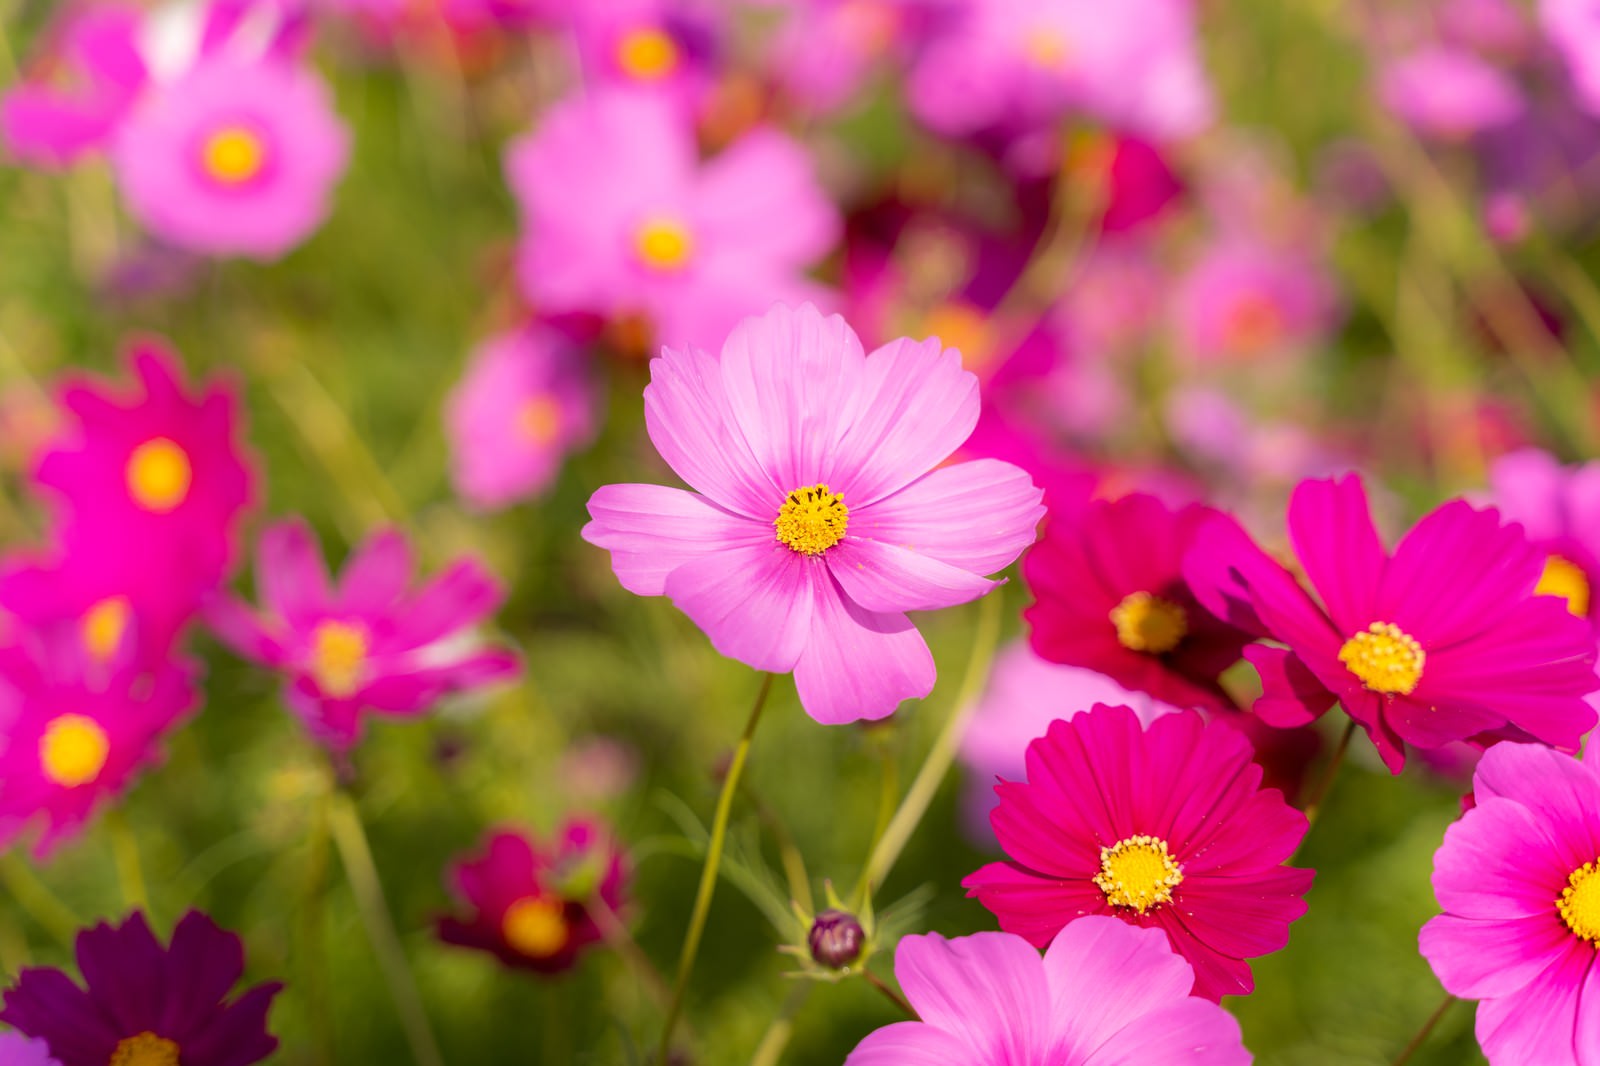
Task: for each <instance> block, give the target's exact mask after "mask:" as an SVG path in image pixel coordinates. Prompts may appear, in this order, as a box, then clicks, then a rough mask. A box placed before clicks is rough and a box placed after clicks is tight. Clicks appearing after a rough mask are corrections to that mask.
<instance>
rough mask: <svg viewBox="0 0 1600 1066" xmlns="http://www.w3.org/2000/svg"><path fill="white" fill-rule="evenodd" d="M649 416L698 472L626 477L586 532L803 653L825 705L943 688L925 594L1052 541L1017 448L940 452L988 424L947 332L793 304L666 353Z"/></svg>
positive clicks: (963, 593) (858, 709) (807, 690)
mask: <svg viewBox="0 0 1600 1066" xmlns="http://www.w3.org/2000/svg"><path fill="white" fill-rule="evenodd" d="M650 379H651V380H650V385H649V386H648V387H647V388H646V389H645V394H644V401H645V425H646V427H647V428H648V430H649V433H650V439H651V440H652V441H653V442H654V443H655V446H656V450H657V451H659V452H660V453H661V456H662V458H663V459H665V460H666V461H667V465H669V466H671V467H672V469H673V471H674V472H675V473H676V474H677V475H678V476H679V477H681V478H683V479H684V480H685V481H686V482H688V483H689V485H690V486H691V487H692V488H694V489H695V491H694V492H685V491H683V490H682V489H675V488H668V487H666V486H664V485H607V486H606V487H605V488H602V489H601V490H600V491H598V492H596V493H595V494H594V496H593V498H592V499H590V501H589V514H590V515H591V516H592V517H593V519H594V520H593V521H592V522H590V523H589V524H588V525H587V526H585V527H584V530H583V537H584V539H585V540H587V541H589V543H591V544H595V545H598V546H599V547H602V548H605V549H607V550H608V551H610V552H611V563H612V567H613V569H615V570H616V573H617V577H618V579H620V580H621V582H622V584H623V587H625V588H627V589H628V590H629V591H630V592H636V593H639V594H640V595H643V596H662V595H665V596H668V597H670V598H671V599H672V602H673V603H674V604H676V605H677V606H678V608H679V609H680V610H682V611H683V612H684V613H685V614H687V615H688V616H689V617H690V618H691V619H693V621H694V622H695V624H696V625H698V626H699V627H700V628H701V629H703V630H705V632H706V635H707V636H709V637H710V638H711V643H712V644H713V645H714V646H715V647H716V649H717V650H718V651H720V652H721V653H722V654H724V655H727V656H728V657H730V658H733V659H738V660H739V661H740V662H743V663H747V664H748V665H750V666H753V667H755V668H756V669H757V670H772V671H775V672H780V673H782V672H788V671H790V670H792V671H794V679H795V684H796V686H797V687H798V689H799V691H800V702H801V704H802V705H803V706H804V707H805V709H806V711H807V713H809V714H810V715H811V717H813V718H815V719H816V720H817V721H819V722H825V723H840V722H853V721H856V720H858V719H862V718H882V717H884V716H886V715H888V714H891V713H892V712H893V711H894V709H895V708H896V707H898V706H899V705H900V702H901V701H902V700H904V699H907V698H910V697H920V696H925V695H927V694H928V692H929V690H930V689H932V687H933V680H934V665H933V656H932V655H931V654H930V653H929V651H928V646H927V644H925V643H924V642H923V640H922V635H921V634H920V633H918V632H917V629H916V627H915V626H913V625H912V624H911V621H910V619H908V618H907V617H906V615H905V612H906V611H922V610H933V609H936V608H939V607H950V606H953V605H955V604H958V603H965V602H967V601H969V600H973V599H976V598H978V597H979V596H982V595H983V594H984V593H985V592H988V591H989V590H990V589H991V588H992V587H994V584H995V583H994V582H992V581H989V580H987V579H986V578H984V577H983V576H982V575H984V574H988V573H992V572H994V571H996V570H999V569H1001V568H1002V567H1004V566H1006V565H1008V564H1009V563H1010V562H1011V561H1012V560H1013V559H1015V558H1016V557H1017V554H1018V553H1019V552H1021V551H1022V549H1023V548H1025V547H1027V546H1028V544H1029V543H1031V542H1032V540H1033V537H1034V527H1035V526H1036V525H1037V524H1038V521H1039V519H1040V518H1041V517H1042V516H1043V514H1044V508H1043V507H1041V506H1040V503H1039V501H1040V495H1041V494H1040V492H1039V490H1038V489H1037V488H1035V487H1034V486H1033V483H1032V482H1031V481H1030V480H1029V479H1028V476H1027V475H1026V474H1025V473H1023V472H1022V471H1021V470H1019V469H1017V468H1016V467H1014V466H1011V465H1010V464H1009V463H1002V462H999V461H996V460H977V461H974V462H970V463H957V464H955V465H952V466H945V467H942V468H940V469H934V468H935V467H938V466H939V464H940V463H942V462H943V461H944V460H945V459H946V458H948V457H949V456H950V454H951V453H952V452H954V451H955V450H956V449H957V448H958V447H960V446H961V443H962V442H963V441H964V440H966V439H967V436H968V434H970V433H971V432H972V427H973V425H974V424H975V423H976V422H977V418H978V382H977V379H976V378H975V377H973V375H971V374H969V373H967V372H966V371H964V370H962V369H961V359H960V356H959V355H958V354H957V353H956V352H953V351H947V350H944V349H943V348H942V347H941V345H940V344H939V342H938V341H937V340H929V341H924V342H922V343H921V344H918V343H916V342H915V341H911V340H898V341H892V342H890V343H889V344H886V345H884V346H883V347H882V348H879V349H878V350H877V351H875V352H873V353H872V354H871V355H865V354H863V352H862V348H861V342H860V341H859V340H858V339H857V338H856V335H855V333H854V332H853V331H852V330H851V329H850V327H849V326H847V325H845V322H844V320H843V319H842V318H839V317H838V316H837V315H835V316H833V317H830V318H824V317H823V316H822V315H821V313H819V312H818V311H817V309H816V308H814V307H810V306H806V307H802V308H800V309H799V310H792V309H790V308H787V307H775V308H773V309H772V310H771V311H769V312H768V313H767V314H766V315H765V316H763V317H761V318H752V319H746V320H745V321H744V322H743V323H742V324H740V326H739V327H738V328H737V329H735V330H734V331H733V335H732V336H730V337H729V338H728V342H727V343H726V344H725V345H723V348H722V358H721V360H720V361H719V360H717V359H713V358H712V357H711V356H709V355H707V354H705V353H704V352H700V351H696V350H694V349H689V350H687V351H674V350H672V349H667V350H665V351H664V352H663V353H662V355H661V358H659V359H656V360H654V361H653V362H652V363H651V364H650Z"/></svg>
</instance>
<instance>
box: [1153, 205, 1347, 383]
mask: <svg viewBox="0 0 1600 1066" xmlns="http://www.w3.org/2000/svg"><path fill="white" fill-rule="evenodd" d="M1335 302H1336V297H1335V291H1334V287H1333V283H1332V282H1331V281H1330V280H1329V278H1328V276H1327V275H1326V273H1325V272H1324V271H1323V270H1322V269H1320V268H1319V267H1318V266H1317V265H1316V264H1315V263H1314V262H1313V261H1312V260H1311V259H1310V258H1309V257H1308V256H1306V254H1305V253H1304V252H1303V251H1300V250H1290V249H1280V248H1276V247H1273V246H1272V245H1270V244H1268V243H1267V242H1265V241H1263V240H1260V239H1258V238H1253V237H1246V236H1243V235H1232V236H1228V237H1224V238H1221V239H1219V240H1218V241H1216V242H1215V243H1214V244H1212V245H1211V246H1210V247H1209V248H1207V249H1206V250H1205V251H1204V252H1203V254H1202V255H1201V256H1200V258H1199V259H1198V260H1197V261H1196V262H1195V263H1194V264H1193V265H1192V266H1190V267H1189V269H1188V271H1187V272H1186V273H1185V274H1184V275H1183V277H1182V278H1181V279H1180V280H1179V281H1178V285H1177V291H1176V292H1175V293H1174V294H1173V297H1172V328H1173V331H1174V333H1175V334H1176V336H1175V338H1174V345H1175V347H1176V348H1177V350H1178V351H1179V352H1180V353H1182V354H1184V355H1186V356H1188V357H1189V358H1191V359H1194V360H1195V361H1198V362H1223V361H1237V362H1247V361H1252V360H1266V359H1271V358H1274V357H1278V356H1284V355H1295V354H1301V353H1304V352H1305V351H1306V349H1308V348H1310V347H1312V346H1313V345H1315V344H1316V343H1318V342H1319V341H1321V340H1322V339H1323V338H1324V335H1325V334H1326V333H1327V332H1328V330H1329V328H1330V327H1331V326H1332V325H1333V311H1334V306H1335Z"/></svg>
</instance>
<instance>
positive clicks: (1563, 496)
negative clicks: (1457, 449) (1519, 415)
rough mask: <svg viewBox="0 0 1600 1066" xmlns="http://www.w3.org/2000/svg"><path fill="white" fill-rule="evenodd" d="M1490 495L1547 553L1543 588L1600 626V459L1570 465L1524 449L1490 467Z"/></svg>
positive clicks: (1534, 449) (1539, 588) (1596, 625)
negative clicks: (1599, 593) (1597, 591)
mask: <svg viewBox="0 0 1600 1066" xmlns="http://www.w3.org/2000/svg"><path fill="white" fill-rule="evenodd" d="M1489 498H1490V501H1491V502H1492V503H1493V504H1494V505H1495V506H1496V507H1498V508H1499V509H1500V513H1501V514H1503V515H1505V517H1506V519H1507V520H1508V521H1511V522H1517V523H1520V524H1521V526H1522V528H1523V531H1524V532H1526V533H1527V535H1528V539H1529V540H1531V541H1532V542H1533V543H1534V546H1535V547H1537V548H1539V549H1540V550H1542V551H1543V552H1545V559H1544V570H1543V571H1542V572H1541V573H1540V575H1539V584H1538V586H1537V591H1539V592H1542V593H1545V594H1547V595H1552V596H1560V597H1561V598H1562V599H1564V600H1566V601H1567V610H1569V611H1571V612H1572V613H1573V614H1575V615H1577V616H1578V617H1579V618H1587V619H1588V620H1589V622H1590V624H1591V625H1593V626H1594V627H1595V628H1596V629H1597V630H1600V596H1596V595H1595V590H1596V589H1597V588H1600V463H1597V462H1590V463H1584V464H1582V465H1581V466H1571V467H1564V466H1562V465H1561V463H1559V462H1558V461H1557V460H1556V459H1555V457H1554V456H1552V455H1550V454H1549V453H1548V452H1542V451H1539V450H1538V449H1536V448H1524V449H1523V450H1521V451H1516V452H1512V453H1511V454H1509V455H1503V456H1501V457H1500V458H1498V459H1496V460H1495V461H1494V463H1493V465H1491V466H1490V468H1489Z"/></svg>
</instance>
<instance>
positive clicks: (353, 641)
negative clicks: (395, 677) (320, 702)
mask: <svg viewBox="0 0 1600 1066" xmlns="http://www.w3.org/2000/svg"><path fill="white" fill-rule="evenodd" d="M368 650H369V649H368V646H367V634H366V631H365V630H363V629H362V628H361V627H359V626H354V625H351V624H349V623H348V622H334V621H327V622H318V623H317V628H316V629H314V630H312V631H311V679H312V680H313V681H315V682H316V683H317V687H318V688H320V689H321V690H322V691H323V692H324V693H326V694H327V695H329V696H332V697H333V698H334V699H344V698H346V697H348V696H353V695H355V693H356V690H357V689H359V688H360V687H361V678H362V675H363V674H364V673H365V672H366V666H367V652H368Z"/></svg>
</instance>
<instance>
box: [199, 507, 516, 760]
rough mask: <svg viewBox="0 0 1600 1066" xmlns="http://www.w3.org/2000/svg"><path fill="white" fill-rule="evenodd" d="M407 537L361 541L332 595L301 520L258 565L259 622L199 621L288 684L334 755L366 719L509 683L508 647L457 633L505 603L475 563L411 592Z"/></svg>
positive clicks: (275, 530) (412, 711)
mask: <svg viewBox="0 0 1600 1066" xmlns="http://www.w3.org/2000/svg"><path fill="white" fill-rule="evenodd" d="M412 570H413V562H412V559H411V553H410V550H409V549H408V548H407V546H406V542H405V538H403V537H402V536H401V535H400V534H399V533H397V532H393V531H387V532H381V533H376V534H374V535H373V536H371V537H369V538H368V539H367V541H366V542H365V543H363V544H362V545H361V546H360V547H359V548H357V549H356V550H355V552H354V553H353V554H352V555H351V557H350V558H349V560H347V561H346V563H345V566H344V573H343V575H342V577H341V578H340V580H339V582H338V584H337V585H330V583H329V581H328V574H327V571H326V570H325V569H324V567H323V564H322V558H321V555H320V554H319V552H318V550H317V545H316V542H315V540H314V539H313V538H312V535H311V531H310V529H309V528H308V527H307V526H306V524H305V523H304V522H303V521H299V520H290V521H287V522H281V523H279V524H278V525H275V526H272V527H270V528H268V529H267V531H266V532H265V533H263V534H262V535H261V544H260V547H259V548H258V552H257V556H256V592H257V595H258V596H259V597H260V599H261V606H262V611H261V612H260V613H257V612H255V611H252V610H251V609H250V607H249V606H248V605H246V604H244V603H242V602H240V601H238V600H235V599H231V598H230V599H224V600H222V601H220V602H218V603H216V604H214V605H213V606H212V607H211V608H210V609H209V612H208V618H209V621H210V623H211V626H212V628H213V630H214V631H215V632H216V634H217V636H218V637H219V638H221V639H222V641H223V642H224V643H226V644H228V645H229V646H230V647H232V648H233V649H234V650H235V651H236V652H238V653H239V654H240V655H242V656H244V657H245V658H247V659H250V660H252V661H254V662H257V663H261V664H262V665H264V666H267V667H269V668H271V669H274V670H278V671H280V672H282V673H283V674H284V675H285V679H286V689H285V694H286V699H287V700H288V703H289V707H290V708H291V709H292V710H293V711H294V712H295V714H297V715H299V716H300V718H301V719H302V720H303V721H304V722H305V724H306V726H307V727H308V728H309V729H310V730H311V732H312V734H313V735H314V736H315V737H317V739H318V740H320V741H322V742H323V743H325V744H327V745H328V746H330V747H331V748H333V749H335V750H343V749H346V748H348V747H350V746H351V745H352V744H354V743H355V742H356V741H357V740H358V739H360V736H361V726H362V715H363V712H366V711H369V710H370V711H375V712H377V713H378V714H385V715H392V716H397V717H411V716H415V715H419V714H422V713H424V712H425V711H427V710H429V709H430V708H431V707H432V706H433V705H434V704H435V703H437V702H438V701H439V700H440V699H442V698H444V697H445V696H448V695H452V694H454V693H458V692H463V691H467V690H470V689H476V688H481V687H483V686H486V685H492V684H496V683H499V682H504V681H508V680H510V679H512V678H514V677H515V676H516V675H517V673H518V672H519V670H520V664H519V661H518V659H517V656H516V653H515V652H513V651H511V650H510V649H509V648H506V647H502V646H498V645H493V646H484V645H482V644H480V643H478V642H476V641H474V640H472V639H470V637H467V635H466V631H467V630H468V629H469V628H470V627H472V626H473V625H475V624H477V623H478V622H479V621H481V620H482V619H484V618H487V617H488V616H489V615H491V614H493V613H494V612H495V610H496V609H497V608H498V607H499V606H500V602H501V599H502V597H503V593H502V591H501V589H500V586H499V585H498V584H497V583H496V582H495V580H494V578H493V577H492V576H490V575H489V574H488V573H487V572H486V571H485V570H484V569H483V567H481V566H480V565H479V564H478V563H476V562H473V561H471V560H461V561H459V562H457V563H455V564H454V565H453V566H451V567H450V568H449V569H448V570H446V571H445V572H444V573H443V574H441V575H440V576H438V577H436V578H434V579H433V580H432V581H430V582H428V583H427V584H426V585H424V586H423V587H422V588H421V589H419V590H417V591H416V592H415V593H413V592H410V591H409V588H408V586H409V585H410V583H411V577H412Z"/></svg>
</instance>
